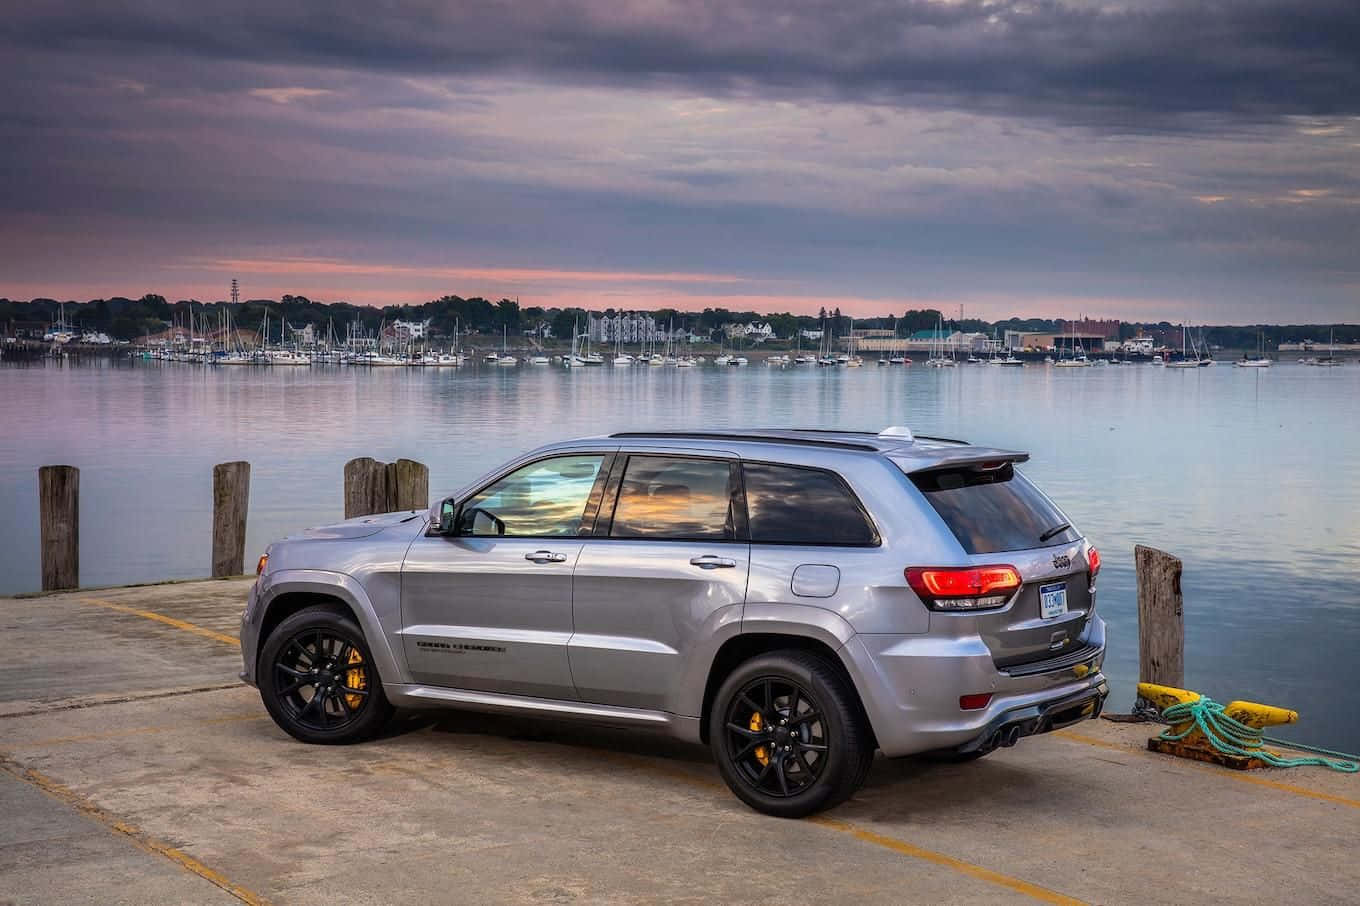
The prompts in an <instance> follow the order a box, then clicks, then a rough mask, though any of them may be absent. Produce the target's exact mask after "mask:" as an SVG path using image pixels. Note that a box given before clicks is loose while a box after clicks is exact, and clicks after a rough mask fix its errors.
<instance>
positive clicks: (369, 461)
mask: <svg viewBox="0 0 1360 906" xmlns="http://www.w3.org/2000/svg"><path fill="white" fill-rule="evenodd" d="M429 505H430V469H429V467H428V466H426V465H425V464H424V463H420V462H416V461H415V460H414V459H398V460H397V461H396V462H378V461H377V460H376V459H373V458H372V457H369V456H361V457H359V458H358V459H351V460H350V461H349V462H347V463H345V518H346V519H353V518H355V517H356V516H369V515H372V514H373V513H393V512H396V511H398V510H423V509H425V508H426V507H428V506H429Z"/></svg>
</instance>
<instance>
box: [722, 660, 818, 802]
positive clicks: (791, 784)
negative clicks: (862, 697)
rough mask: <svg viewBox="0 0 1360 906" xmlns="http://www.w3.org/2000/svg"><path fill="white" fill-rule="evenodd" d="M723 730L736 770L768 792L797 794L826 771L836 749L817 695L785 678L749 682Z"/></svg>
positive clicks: (773, 793)
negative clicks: (828, 734) (828, 733)
mask: <svg viewBox="0 0 1360 906" xmlns="http://www.w3.org/2000/svg"><path fill="white" fill-rule="evenodd" d="M723 731H724V732H725V733H727V734H728V739H727V753H728V754H727V757H728V759H729V760H730V761H731V764H732V767H733V770H735V771H736V772H737V773H738V774H739V775H740V776H742V777H743V778H744V779H745V780H746V782H747V783H749V784H750V785H751V786H752V787H754V788H755V789H756V790H758V791H760V792H762V793H764V794H765V795H767V796H778V797H781V798H785V797H789V796H796V795H798V794H799V793H801V792H803V791H804V790H806V789H807V788H808V787H810V786H811V785H812V784H813V783H815V782H816V780H817V778H818V777H819V776H820V775H821V773H822V769H823V768H824V767H826V762H827V758H828V755H829V752H830V744H829V742H828V737H827V725H826V718H825V717H823V715H822V712H821V711H820V710H819V709H818V707H817V703H816V700H815V699H814V698H813V697H812V693H811V692H809V691H808V690H807V689H804V688H802V687H801V686H799V685H798V683H796V682H794V681H792V680H789V679H785V678H782V677H772V676H766V677H761V678H759V679H756V680H754V681H752V682H751V683H749V684H747V685H746V687H745V688H743V689H742V690H741V691H740V692H738V693H737V696H736V698H734V699H733V700H732V704H731V705H730V706H729V707H728V709H727V722H726V723H725V724H724V726H723Z"/></svg>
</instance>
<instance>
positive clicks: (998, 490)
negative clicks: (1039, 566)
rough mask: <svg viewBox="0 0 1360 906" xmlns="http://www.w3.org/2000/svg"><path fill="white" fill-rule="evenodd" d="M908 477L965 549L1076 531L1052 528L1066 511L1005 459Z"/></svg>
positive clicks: (1010, 545)
mask: <svg viewBox="0 0 1360 906" xmlns="http://www.w3.org/2000/svg"><path fill="white" fill-rule="evenodd" d="M910 477H911V480H912V483H913V484H915V485H916V487H917V488H919V489H920V491H921V493H922V494H924V495H925V498H926V500H929V501H930V505H931V506H933V507H934V508H935V512H937V513H939V514H940V518H941V519H943V520H944V521H945V524H946V525H948V526H949V530H950V531H951V532H953V533H954V537H955V538H958V539H959V544H961V545H963V549H964V550H966V551H967V552H968V553H970V554H994V553H997V552H998V551H1018V550H1027V549H1029V548H1034V547H1047V546H1049V545H1054V544H1066V543H1067V542H1070V541H1076V540H1077V539H1078V538H1080V537H1081V536H1080V535H1078V534H1077V533H1076V531H1074V530H1073V529H1072V528H1071V527H1068V528H1065V529H1062V530H1061V531H1054V530H1055V529H1058V528H1059V527H1060V526H1061V525H1063V524H1064V523H1065V522H1067V517H1066V516H1064V515H1063V514H1062V511H1060V510H1059V509H1058V508H1057V507H1055V506H1054V505H1053V504H1052V503H1050V502H1049V500H1048V498H1047V497H1045V496H1044V495H1043V494H1041V493H1039V489H1038V488H1036V487H1035V486H1034V485H1032V484H1030V483H1029V481H1028V480H1027V479H1026V478H1025V476H1023V475H1021V474H1020V473H1019V472H1017V471H1015V467H1014V466H1013V465H1011V464H1010V463H1006V464H1005V465H1004V466H1002V467H1000V468H992V469H973V468H964V469H936V470H933V471H929V472H916V473H913V474H912V475H911V476H910ZM1050 533H1051V534H1050Z"/></svg>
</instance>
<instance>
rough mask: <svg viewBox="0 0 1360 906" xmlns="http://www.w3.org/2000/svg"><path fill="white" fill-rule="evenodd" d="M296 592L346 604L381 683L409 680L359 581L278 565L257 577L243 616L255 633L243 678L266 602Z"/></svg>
mask: <svg viewBox="0 0 1360 906" xmlns="http://www.w3.org/2000/svg"><path fill="white" fill-rule="evenodd" d="M299 593H301V594H311V595H326V596H329V597H332V598H336V599H338V600H340V601H341V602H343V603H344V604H345V605H346V606H348V607H349V609H350V610H351V611H352V612H353V613H354V618H355V619H356V620H357V621H358V623H359V628H360V629H362V630H363V633H364V639H365V640H366V641H367V642H368V649H369V651H370V652H371V653H372V655H373V660H374V661H375V662H376V663H377V666H378V673H379V674H380V675H381V676H382V678H383V685H389V684H398V683H409V682H410V681H411V680H410V674H409V673H408V672H407V669H406V657H405V655H404V653H403V652H402V651H401V649H400V647H398V648H396V649H394V648H393V647H392V645H391V642H390V640H389V638H388V635H387V633H386V632H385V631H384V630H383V626H382V622H381V621H380V620H379V619H378V614H377V611H376V609H375V608H374V606H373V602H372V600H371V599H370V598H369V596H368V593H367V592H366V591H365V590H364V587H363V585H361V584H359V582H358V580H357V579H355V578H354V577H353V576H350V575H348V574H346V573H338V572H331V571H330V570H321V569H281V570H279V571H278V572H274V573H267V574H265V575H264V576H262V577H261V578H260V581H259V584H258V585H257V587H256V590H255V595H254V597H255V606H254V607H252V608H251V611H250V615H249V617H248V618H247V622H248V623H249V624H253V629H254V633H255V635H256V644H255V648H254V650H253V651H251V652H249V653H248V654H247V658H248V661H247V672H249V673H251V674H252V675H251V676H250V677H248V678H247V679H248V681H249V680H253V679H254V676H253V674H254V672H255V668H256V665H255V661H256V652H257V651H258V650H259V644H260V642H262V641H263V640H262V639H259V638H258V633H259V630H260V627H261V626H262V625H263V623H264V617H265V614H266V613H268V612H269V607H270V605H271V604H273V602H274V601H275V600H277V599H278V598H279V597H280V596H282V595H286V594H299ZM243 647H244V646H243Z"/></svg>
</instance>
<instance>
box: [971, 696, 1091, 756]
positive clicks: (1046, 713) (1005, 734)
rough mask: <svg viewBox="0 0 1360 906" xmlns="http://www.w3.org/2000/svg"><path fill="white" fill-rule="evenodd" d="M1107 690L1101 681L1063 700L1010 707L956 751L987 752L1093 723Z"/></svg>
mask: <svg viewBox="0 0 1360 906" xmlns="http://www.w3.org/2000/svg"><path fill="white" fill-rule="evenodd" d="M1109 694H1110V690H1109V687H1108V686H1107V685H1106V684H1105V683H1104V682H1103V681H1102V682H1101V683H1100V684H1099V685H1098V686H1097V687H1096V688H1094V689H1087V690H1085V691H1082V692H1079V693H1077V694H1075V695H1069V696H1067V697H1066V698H1060V699H1055V700H1053V701H1046V702H1040V703H1037V704H1033V705H1025V706H1024V707H1021V708H1012V709H1011V710H1009V711H1005V712H1003V713H1002V714H1000V715H998V716H997V717H996V718H994V719H993V720H992V722H991V723H990V724H988V725H987V726H986V727H985V728H984V729H983V731H982V732H981V733H979V734H978V735H977V736H975V737H973V738H972V739H970V740H969V741H968V742H966V743H964V744H963V745H961V746H959V747H958V749H957V750H956V751H959V752H990V751H991V750H992V749H995V748H997V747H998V746H1013V745H1015V744H1016V742H1018V741H1019V740H1021V739H1023V738H1025V737H1026V736H1038V735H1039V734H1040V733H1048V732H1051V731H1053V730H1061V729H1062V728H1063V727H1070V726H1072V725H1073V724H1078V723H1081V722H1082V721H1083V720H1094V719H1095V718H1097V717H1099V716H1100V711H1101V709H1102V708H1103V707H1104V706H1105V697H1106V696H1107V695H1109Z"/></svg>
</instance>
